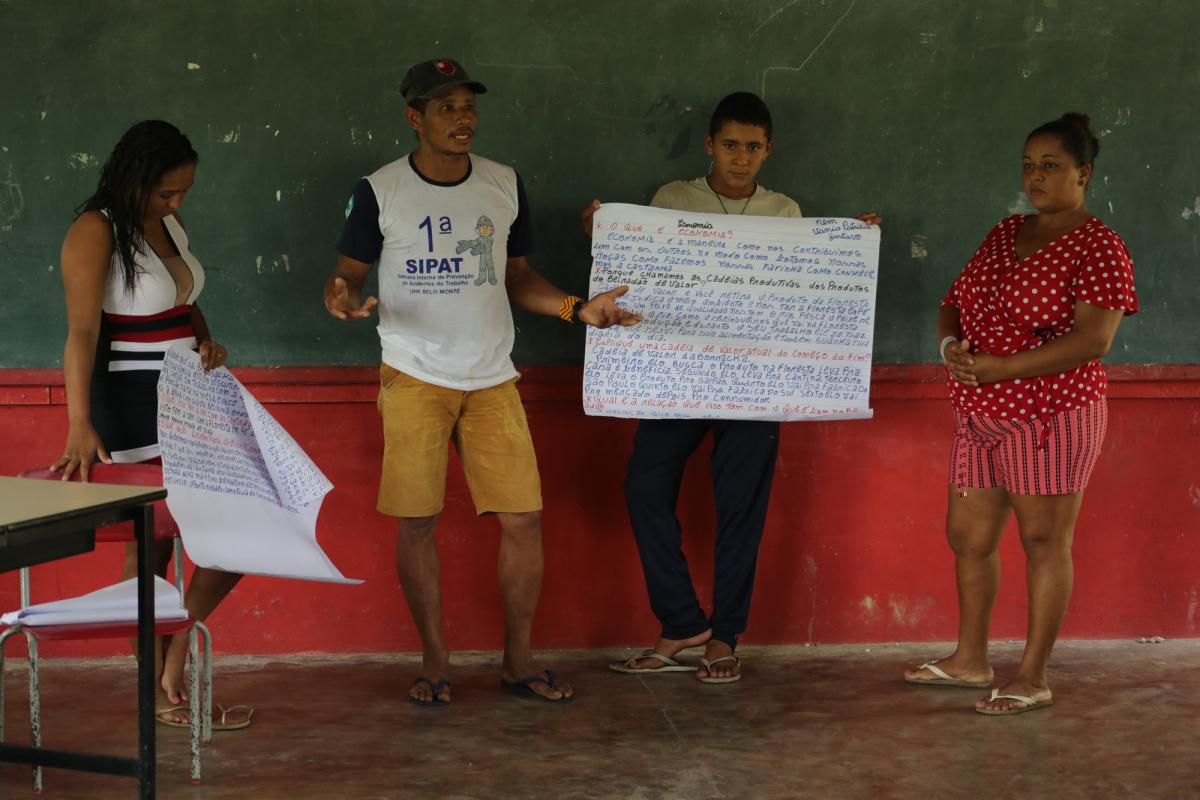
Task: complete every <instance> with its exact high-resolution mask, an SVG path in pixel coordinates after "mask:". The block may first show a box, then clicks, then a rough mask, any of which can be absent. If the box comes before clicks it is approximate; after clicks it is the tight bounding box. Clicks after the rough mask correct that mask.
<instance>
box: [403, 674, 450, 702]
mask: <svg viewBox="0 0 1200 800" xmlns="http://www.w3.org/2000/svg"><path fill="white" fill-rule="evenodd" d="M418 683H424V684H427V685H428V686H429V693H430V695H431V696H432V698H433V699H432V700H419V699H417V698H416V697H413V696H412V695H411V694H410V695H409V696H408V702H410V703H412V704H413V705H414V706H423V707H425V708H445V707H446V706H448V705H450V701H449V700H438V692H440V691H441V690H442V689H449V688H450V681H449V679H447V678H442V679H441V680H440V681H431V680H429V678H426V677H425V676H424V675H422V676H421V677H419V678H417V679H416V680H415V681H413V684H414V685H415V684H418Z"/></svg>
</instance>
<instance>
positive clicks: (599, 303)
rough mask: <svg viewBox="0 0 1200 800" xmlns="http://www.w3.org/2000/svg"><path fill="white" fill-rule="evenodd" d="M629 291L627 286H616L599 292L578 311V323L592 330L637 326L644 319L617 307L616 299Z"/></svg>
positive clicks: (639, 315)
mask: <svg viewBox="0 0 1200 800" xmlns="http://www.w3.org/2000/svg"><path fill="white" fill-rule="evenodd" d="M628 291H629V287H628V286H618V287H617V288H615V289H609V290H608V291H607V292H601V293H600V294H598V295H596V296H595V297H593V298H592V299H591V300H588V301H587V302H586V303H584V304H583V307H582V308H580V309H579V321H580V322H584V323H587V324H588V325H591V326H592V327H594V328H611V327H612V326H613V325H624V326H625V327H629V326H630V325H637V324H638V323H639V322H641V321H642V320H643V319H644V317H642V315H641V314H634V313H633V312H632V311H626V310H625V309H623V308H621V306H619V305H617V298H618V297H620V296H621V295H623V294H625V293H626V292H628Z"/></svg>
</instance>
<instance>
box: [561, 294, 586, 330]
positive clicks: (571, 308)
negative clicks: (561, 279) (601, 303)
mask: <svg viewBox="0 0 1200 800" xmlns="http://www.w3.org/2000/svg"><path fill="white" fill-rule="evenodd" d="M586 302H587V301H586V300H584V299H583V298H582V297H576V296H575V295H573V294H569V295H567V296H566V297H564V298H563V300H562V303H560V304H559V306H558V316H559V318H560V319H561V320H563V322H576V323H577V322H579V311H580V309H582V308H583V305H584V303H586Z"/></svg>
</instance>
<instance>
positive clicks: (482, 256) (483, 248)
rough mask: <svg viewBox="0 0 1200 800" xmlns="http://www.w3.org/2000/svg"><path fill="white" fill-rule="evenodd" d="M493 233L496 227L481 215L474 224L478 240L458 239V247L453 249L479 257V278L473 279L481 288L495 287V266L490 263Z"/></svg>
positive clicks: (485, 216)
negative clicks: (489, 285) (468, 251)
mask: <svg viewBox="0 0 1200 800" xmlns="http://www.w3.org/2000/svg"><path fill="white" fill-rule="evenodd" d="M495 232H496V226H495V225H493V224H492V221H491V219H489V218H488V217H487V215H482V216H480V217H479V221H478V222H476V223H475V233H476V234H478V235H479V238H478V239H459V240H458V247H456V248H455V249H454V252H456V253H461V252H463V251H464V250H470V251H471V255H473V256H479V277H478V278H476V279H475V285H476V286H482V285H483V284H484V283H490V284H492V285H493V286H495V285H496V265H495V264H493V263H492V235H493V234H494V233H495Z"/></svg>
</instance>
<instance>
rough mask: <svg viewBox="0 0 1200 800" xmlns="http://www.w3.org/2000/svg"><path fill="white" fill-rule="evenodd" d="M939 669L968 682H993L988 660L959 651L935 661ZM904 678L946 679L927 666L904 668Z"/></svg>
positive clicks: (916, 679)
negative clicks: (970, 657) (981, 659)
mask: <svg viewBox="0 0 1200 800" xmlns="http://www.w3.org/2000/svg"><path fill="white" fill-rule="evenodd" d="M933 663H934V664H936V665H937V667H938V669H940V670H941V671H942V672H944V673H946V674H947V675H949V676H950V677H951V678H952V679H954V680H960V681H964V682H968V683H978V684H979V685H980V686H984V685H987V684H989V683H991V682H992V666H991V664H989V663H988V662H987V661H986V660H985V661H978V660H973V659H969V658H966V657H965V656H961V655H959V653H958V651H957V650H956V651H954V654H953V655H951V656H950V657H949V658H939V659H938V660H937V661H934V662H933ZM904 680H906V681H908V682H909V683H933V684H936V683H937V682H938V681H944V680H945V679H944V678H942V677H941V676H940V675H938V674H937V673H935V672H933V671H932V670H930V669H928V668H925V667H916V668H914V669H906V670H904Z"/></svg>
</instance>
